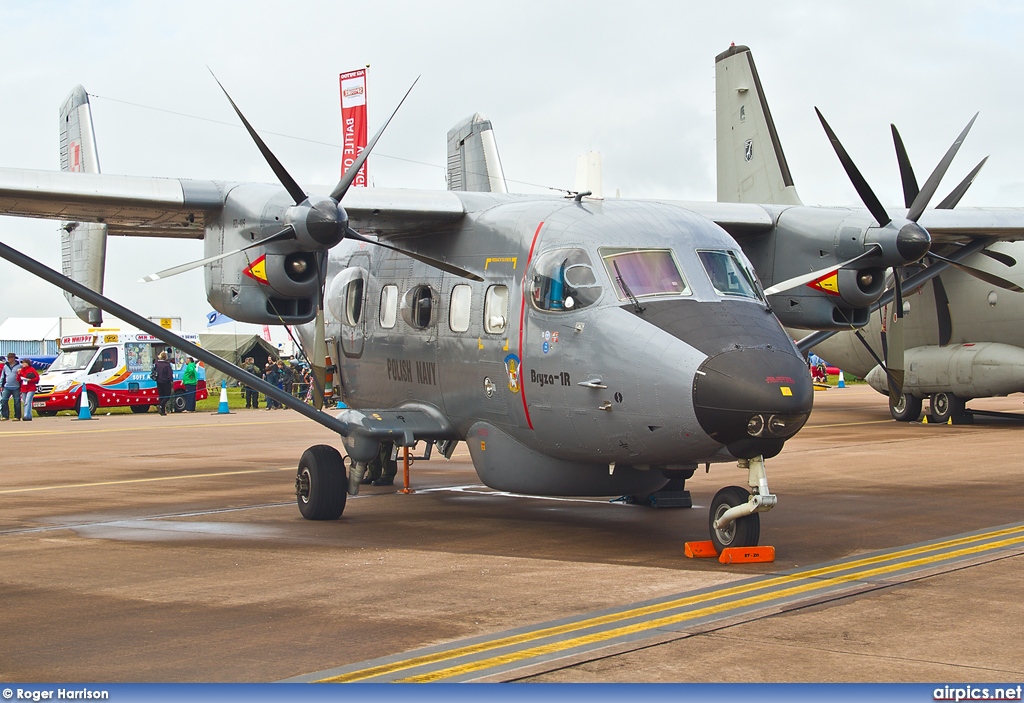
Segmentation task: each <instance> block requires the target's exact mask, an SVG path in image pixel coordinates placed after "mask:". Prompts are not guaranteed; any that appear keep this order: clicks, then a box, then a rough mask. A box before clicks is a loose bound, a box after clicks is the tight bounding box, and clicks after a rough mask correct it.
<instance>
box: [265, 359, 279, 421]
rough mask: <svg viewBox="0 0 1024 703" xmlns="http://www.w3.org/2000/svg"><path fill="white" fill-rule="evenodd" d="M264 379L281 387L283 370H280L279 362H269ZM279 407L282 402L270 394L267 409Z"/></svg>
mask: <svg viewBox="0 0 1024 703" xmlns="http://www.w3.org/2000/svg"><path fill="white" fill-rule="evenodd" d="M263 380H264V381H266V382H267V383H269V384H270V385H272V386H277V387H278V388H280V387H281V372H280V371H279V370H278V368H277V364H273V363H268V364H267V373H266V375H264V377H263ZM279 407H281V404H280V403H278V402H277V401H276V400H274V399H273V398H271V397H270V396H269V395H268V396H267V410H273V409H275V408H279Z"/></svg>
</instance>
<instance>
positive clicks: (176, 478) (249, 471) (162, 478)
mask: <svg viewBox="0 0 1024 703" xmlns="http://www.w3.org/2000/svg"><path fill="white" fill-rule="evenodd" d="M294 470H295V467H294V466H285V467H282V468H280V469H246V470H244V471H219V472H217V473H212V474H185V475H183V476H156V477H154V478H129V479H123V480H121V481H97V482H96V483H67V484H62V485H59V486H35V487H33V488H11V489H8V490H6V491H0V495H6V494H9V493H32V492H34V491H56V490H60V489H63V488H95V487H96V486H120V485H124V484H128V483H151V482H153V481H181V480H184V479H190V478H213V477H216V476H241V475H243V474H262V473H267V472H269V471H294Z"/></svg>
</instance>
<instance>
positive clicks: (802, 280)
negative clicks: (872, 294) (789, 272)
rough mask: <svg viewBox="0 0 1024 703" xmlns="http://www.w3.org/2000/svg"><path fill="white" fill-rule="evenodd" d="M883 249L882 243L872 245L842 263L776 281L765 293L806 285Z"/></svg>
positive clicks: (771, 293) (780, 291)
mask: <svg viewBox="0 0 1024 703" xmlns="http://www.w3.org/2000/svg"><path fill="white" fill-rule="evenodd" d="M881 249H882V247H881V246H880V245H878V244H873V245H872V246H871V248H870V249H868V250H867V251H866V252H864V253H863V254H859V255H858V256H855V257H853V258H852V259H849V260H847V261H844V262H842V263H841V264H834V265H832V266H829V267H828V268H823V269H818V270H817V271H811V272H810V273H805V274H802V275H800V276H794V277H793V278H790V279H787V280H785V281H782V282H781V283H776V284H775V285H774V286H772V287H771V288H767V289H766V290H765V291H764V294H765V295H775V294H776V293H782V292H783V291H787V290H790V289H791V288H796V287H798V286H802V285H804V284H806V283H810V282H811V281H814V280H817V279H819V278H821V277H822V276H827V275H828V274H830V273H832V272H833V271H838V270H839V269H841V268H843V267H844V266H849V265H850V264H852V263H854V262H855V261H860V260H861V259H865V258H867V257H869V256H871V255H872V254H877V253H878V252H879V251H881Z"/></svg>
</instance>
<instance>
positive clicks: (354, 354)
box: [0, 91, 1024, 549]
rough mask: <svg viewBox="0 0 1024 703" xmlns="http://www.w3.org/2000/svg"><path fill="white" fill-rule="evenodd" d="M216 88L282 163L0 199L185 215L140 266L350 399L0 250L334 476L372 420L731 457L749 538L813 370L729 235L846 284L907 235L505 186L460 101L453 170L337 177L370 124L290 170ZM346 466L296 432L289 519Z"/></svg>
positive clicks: (603, 463) (114, 224) (605, 484)
mask: <svg viewBox="0 0 1024 703" xmlns="http://www.w3.org/2000/svg"><path fill="white" fill-rule="evenodd" d="M81 94H82V96H84V91H81ZM229 99H230V98H229ZM232 106H234V103H233V102H232ZM82 107H83V105H79V106H78V108H76V109H72V110H70V112H69V113H68V114H69V118H68V120H67V121H68V122H69V124H71V123H73V122H74V120H73V119H72V117H73V116H74V115H87V114H88V112H87V106H85V111H84V112H83V111H82V109H81V108H82ZM235 110H236V112H237V113H238V115H239V118H240V119H241V120H242V121H243V123H244V124H245V126H246V128H247V129H248V130H249V132H250V134H251V136H252V137H253V139H254V141H255V142H256V144H257V145H258V147H259V149H260V150H261V152H262V153H263V156H264V158H265V159H266V160H267V162H268V163H269V164H270V166H271V168H272V169H273V171H274V173H275V174H276V176H277V177H278V179H279V181H280V184H279V185H267V184H256V183H233V182H224V181H197V180H176V179H163V178H138V177H123V176H112V175H105V174H99V173H59V172H40V171H27V170H14V169H0V214H6V215H14V216H24V217H45V218H52V219H60V220H68V221H73V222H81V223H103V224H104V225H106V227H107V228H108V229H109V232H110V234H121V235H135V236H169V237H186V238H187V237H191V238H203V239H204V240H205V253H206V258H205V259H203V260H201V261H200V262H193V264H188V265H185V266H181V267H176V268H175V269H169V270H168V271H165V272H161V273H160V274H158V275H154V276H152V277H150V278H159V277H166V276H168V275H171V274H173V273H175V272H177V271H180V270H186V269H188V268H190V267H192V266H198V265H202V266H203V267H204V269H205V284H206V288H207V295H208V298H209V300H210V303H211V304H212V305H213V307H214V308H216V309H217V310H219V311H220V312H222V313H224V314H226V315H228V316H230V317H232V318H233V319H235V320H240V321H247V322H253V323H260V324H275V323H285V324H304V323H308V324H306V326H305V332H306V336H307V338H312V344H313V346H314V359H315V360H321V359H324V357H325V356H326V352H327V349H328V348H329V347H330V346H333V349H332V351H334V354H333V356H334V357H335V358H338V359H339V370H340V381H341V387H342V392H343V397H344V400H345V402H346V404H347V405H348V406H349V407H348V408H346V409H344V410H340V411H338V412H336V413H335V414H329V413H326V412H321V411H319V410H316V409H314V408H313V407H311V406H308V405H305V404H303V403H301V402H299V401H297V400H296V399H294V398H291V397H290V396H288V395H287V394H284V393H282V392H280V391H278V390H277V389H276V388H274V387H272V386H269V385H268V384H264V383H262V382H260V381H255V380H254V379H253V378H252V377H251V376H247V375H246V374H244V372H242V371H241V370H240V369H237V368H235V367H234V366H232V365H231V364H228V363H227V362H224V361H223V360H222V359H219V358H217V357H215V356H213V355H211V354H209V353H206V352H205V351H204V350H202V349H199V348H198V347H192V346H191V345H188V344H187V343H184V344H183V343H182V341H181V340H177V339H172V338H171V335H169V334H168V333H167V332H166V331H165V330H161V329H159V328H157V327H156V326H155V325H152V324H148V323H147V321H146V320H145V319H144V318H141V317H139V316H137V315H134V314H133V313H132V312H131V311H129V310H127V309H125V308H123V307H121V306H119V305H117V304H116V303H114V302H113V301H109V300H107V299H106V298H103V297H102V296H101V295H99V294H97V293H95V292H94V291H92V290H90V288H89V287H87V286H83V285H81V284H78V283H76V282H75V281H72V280H70V279H67V278H65V277H63V276H61V275H60V274H57V273H56V272H54V271H51V270H49V269H47V268H46V267H43V266H42V265H40V264H38V263H37V262H34V261H32V260H31V259H28V258H27V257H24V256H23V255H21V254H20V253H18V252H16V251H14V250H13V249H11V248H10V247H8V246H6V245H0V256H3V257H4V258H7V259H9V260H11V261H13V262H15V263H17V264H18V265H20V266H23V267H24V268H27V269H29V270H31V271H32V272H33V273H36V274H37V275H40V276H42V277H44V278H45V279H46V280H48V281H51V282H53V283H54V284H56V285H59V286H61V287H62V288H64V289H65V291H67V292H68V293H69V294H72V295H74V296H77V297H78V298H81V300H83V301H86V302H87V303H88V304H89V305H95V306H97V307H99V308H101V309H103V310H106V311H108V312H110V313H112V314H115V315H117V316H118V317H120V318H122V319H125V320H126V321H128V322H131V323H132V324H136V325H138V326H139V327H140V328H141V329H143V330H145V331H149V332H151V333H152V334H155V335H158V336H159V335H163V336H164V337H165V338H167V339H168V340H170V341H171V342H173V343H174V344H175V346H177V347H178V348H181V349H183V350H185V351H186V352H188V353H192V354H193V355H194V356H196V357H197V358H200V359H201V360H203V361H205V362H206V363H208V364H210V365H211V366H213V367H215V368H218V369H221V370H223V371H224V372H225V373H227V374H229V375H232V376H234V377H235V378H239V379H240V380H243V381H244V382H245V383H247V384H249V385H255V386H258V387H259V388H260V390H262V391H263V392H264V393H266V394H267V395H269V396H270V397H273V398H276V399H278V400H280V401H281V402H282V403H284V404H285V405H287V406H289V407H292V408H294V409H296V410H298V411H299V412H301V413H303V414H305V415H307V416H309V417H311V418H312V419H314V420H316V421H317V422H320V423H321V424H323V425H325V426H327V427H329V428H331V429H332V430H335V431H337V432H338V433H339V435H340V436H341V442H342V444H343V446H344V450H345V452H346V453H347V454H348V456H349V458H350V459H351V464H352V468H351V470H350V471H349V475H348V477H347V492H348V493H350V494H354V493H355V492H356V491H357V490H358V485H359V482H360V480H361V478H362V476H363V473H364V471H365V468H366V464H367V462H369V461H370V460H371V459H372V458H374V457H375V456H377V455H378V452H379V451H380V448H381V444H382V443H385V442H391V443H394V444H396V445H398V446H411V445H412V444H413V443H415V442H416V441H418V440H425V441H432V442H436V443H438V445H439V446H440V448H441V449H442V450H447V451H450V449H451V448H452V447H453V446H454V443H455V442H456V441H465V442H466V443H467V445H468V447H469V450H470V454H471V456H472V460H473V463H474V466H475V467H476V470H477V472H478V474H479V476H480V478H481V479H482V480H483V482H484V483H486V484H487V485H488V486H491V487H493V488H497V489H500V490H505V491H512V492H518V493H527V494H539V495H592V496H598V495H620V494H649V493H652V492H655V491H658V490H659V489H660V488H662V487H663V486H664V485H665V484H666V483H667V482H669V481H670V480H672V479H686V478H689V477H690V476H691V475H692V474H693V472H694V470H695V469H696V468H697V466H698V465H699V464H702V463H703V464H707V465H710V464H711V463H720V462H735V461H737V460H738V461H739V464H740V466H741V467H742V468H744V469H745V470H746V472H747V484H748V486H749V488H746V487H744V488H740V487H736V486H730V487H727V488H724V489H722V490H721V491H719V492H718V494H717V495H716V496H715V498H714V500H713V501H712V504H711V509H710V516H709V523H710V528H711V535H712V539H713V540H714V541H715V543H716V546H717V547H718V548H719V549H722V548H724V547H728V546H750V545H753V544H756V543H757V541H758V536H759V531H760V522H759V513H761V512H764V511H766V510H768V509H770V508H772V507H773V506H774V505H775V503H776V500H777V499H776V496H775V495H773V494H772V493H771V491H770V489H769V486H768V479H767V475H766V472H765V466H764V460H765V459H766V458H770V457H773V456H775V455H777V454H778V453H779V452H780V451H781V450H782V448H783V445H784V444H785V442H786V440H787V439H789V438H790V437H792V436H793V435H794V434H795V433H796V432H797V431H798V430H799V429H800V428H801V427H802V426H803V424H804V422H805V421H806V419H807V417H808V414H809V413H810V410H811V402H812V388H811V383H810V377H809V374H808V372H807V367H806V363H805V361H804V359H803V357H802V356H801V354H800V353H799V352H798V351H797V349H796V348H795V346H794V344H793V342H792V340H791V339H790V337H789V336H788V335H787V333H786V332H785V331H784V330H783V328H782V326H781V325H780V323H779V320H778V319H777V317H776V316H775V315H774V314H773V311H772V309H771V307H770V306H769V305H768V303H767V302H766V297H765V291H764V290H762V288H761V284H760V282H759V280H758V278H757V276H756V275H755V272H754V269H753V267H752V266H751V264H750V260H749V259H748V257H747V255H745V253H744V250H743V249H741V247H740V246H739V245H738V244H737V240H736V239H735V238H734V237H741V238H742V239H743V241H744V242H747V243H748V244H747V245H746V246H747V250H748V251H752V252H754V253H755V254H756V255H757V256H758V258H759V259H761V260H764V259H765V257H768V259H773V260H774V261H775V262H776V263H777V265H776V267H775V269H774V271H775V272H778V271H780V270H782V268H783V264H784V263H785V265H786V266H787V267H788V270H791V271H792V270H796V273H795V274H794V276H793V278H792V280H788V281H785V282H782V281H781V279H780V277H779V276H775V277H774V281H779V282H778V283H775V285H774V286H773V288H774V289H775V290H784V289H787V288H788V287H791V286H794V285H798V286H799V285H803V283H804V282H806V280H811V279H813V278H817V277H820V276H822V275H824V274H826V273H829V272H834V271H836V270H837V269H838V268H839V267H840V266H841V265H844V264H845V265H846V266H849V267H853V266H855V265H856V266H857V267H858V268H857V269H856V270H855V271H854V272H853V273H852V280H853V282H854V285H855V286H859V291H860V292H859V293H858V294H857V295H859V296H860V297H858V298H857V300H858V302H861V303H862V304H863V305H864V306H867V305H870V303H871V302H872V301H873V300H876V299H877V298H878V297H879V296H881V295H882V293H883V290H882V287H881V286H874V285H864V280H865V279H866V276H865V275H858V274H857V272H856V271H858V270H863V271H879V270H882V269H884V268H888V267H898V266H903V265H906V264H908V263H911V262H913V261H916V260H918V259H920V258H921V257H922V256H923V255H924V254H925V253H927V251H928V243H929V235H928V232H927V231H926V230H925V229H924V227H923V226H922V225H920V224H918V223H916V222H915V220H917V217H911V216H909V215H908V217H906V218H903V219H900V220H895V221H890V222H887V223H885V224H884V225H881V226H879V224H877V223H876V222H875V220H874V219H873V217H872V215H871V214H869V213H865V212H858V211H842V212H839V213H836V212H834V211H833V210H830V209H824V208H821V209H818V208H803V209H802V213H803V214H802V216H801V217H800V218H799V221H798V222H797V223H796V224H797V225H798V226H797V227H795V228H794V226H792V225H788V223H787V225H788V226H787V227H783V226H781V225H780V223H779V222H778V221H777V220H778V212H777V210H776V209H772V208H766V207H761V206H757V205H746V204H729V203H678V202H657V201H643V200H614V201H600V200H588V199H586V197H585V196H586V194H585V193H580V194H575V195H574V197H568V198H561V197H557V196H547V197H544V196H525V195H512V194H508V193H505V192H503V191H504V181H503V178H502V176H501V171H500V165H499V164H498V163H497V151H496V149H495V148H494V140H493V135H492V133H491V130H490V125H489V123H487V122H485V121H482V120H480V119H471V120H469V121H467V122H465V123H462V124H461V125H459V126H458V127H457V128H456V129H454V130H453V131H452V133H450V135H449V168H450V173H449V186H450V188H462V190H449V191H447V192H446V191H438V192H434V191H414V190H383V189H372V188H368V189H362V188H357V189H351V188H350V186H351V184H352V181H353V179H354V177H355V174H356V172H357V171H358V169H359V167H360V166H361V165H362V163H363V160H364V159H365V157H366V156H367V155H368V154H369V153H370V151H371V150H372V148H373V146H374V144H375V143H376V141H377V139H378V138H379V137H380V135H381V133H382V131H383V128H381V131H380V132H378V133H377V135H376V136H375V137H374V138H373V139H372V140H371V141H370V143H369V144H368V146H367V148H366V149H365V150H364V151H363V152H362V154H361V155H360V158H359V159H357V161H356V162H355V163H354V164H353V165H352V166H351V167H350V168H349V169H348V170H347V171H346V173H345V174H344V175H343V177H342V179H341V181H340V182H339V183H338V184H337V185H336V186H335V187H334V188H333V189H327V188H323V189H318V188H310V189H306V188H302V187H300V186H299V185H298V184H297V183H296V181H295V180H294V179H293V178H292V176H291V175H290V174H289V173H288V171H287V170H286V169H285V167H284V166H283V165H282V164H281V163H280V162H279V161H278V159H277V158H276V157H275V156H274V154H273V153H272V152H271V151H270V149H269V148H268V147H267V146H266V144H265V143H264V142H263V141H262V139H261V138H260V137H259V136H258V135H257V133H256V132H255V130H253V129H252V127H251V126H250V125H249V124H248V122H247V121H246V120H245V118H244V117H243V116H242V113H241V111H239V110H238V108H237V107H236V108H235ZM392 116H393V115H392ZM389 121H390V120H389ZM386 124H387V123H385V126H386ZM79 131H85V130H79ZM83 141H91V140H88V139H85V138H83ZM925 200H927V198H926V199H925ZM922 210H923V206H922ZM917 214H918V215H919V214H920V213H917ZM1017 219H1018V220H1020V221H1021V222H1024V217H1018V218H1017ZM65 229H66V230H67V231H68V234H69V235H74V234H75V232H77V231H78V228H76V227H72V226H67V227H66V228H65ZM794 232H795V233H796V234H793V233H794ZM837 233H841V235H842V236H839V237H837V236H836V235H837ZM90 236H93V234H90ZM812 240H813V244H809V242H811V241H812ZM768 244H771V246H770V248H769V247H768ZM765 252H767V253H765ZM76 268H88V267H76V266H75V265H72V266H70V269H71V270H72V271H75V270H76ZM93 268H95V267H93ZM799 269H802V270H799ZM769 270H770V269H769ZM840 275H841V276H843V277H846V276H847V271H846V270H843V271H841V272H840ZM843 280H845V278H844V279H843ZM844 285H845V284H844ZM93 287H96V286H95V285H94V286H93ZM844 290H846V289H845V288H844ZM314 363H316V361H315V362H314ZM321 363H322V362H321ZM345 473H346V469H345V463H344V462H343V460H342V457H341V455H340V453H339V452H338V451H337V450H336V449H334V448H333V447H329V446H326V445H319V446H316V447H312V448H310V449H308V450H307V451H306V452H305V453H304V454H303V455H302V457H301V459H300V461H299V465H298V472H297V476H296V493H297V501H298V505H299V508H300V510H301V512H302V514H303V515H304V516H305V517H307V518H310V519H335V518H337V517H339V516H340V515H341V514H342V511H343V510H344V507H345V499H346V475H345Z"/></svg>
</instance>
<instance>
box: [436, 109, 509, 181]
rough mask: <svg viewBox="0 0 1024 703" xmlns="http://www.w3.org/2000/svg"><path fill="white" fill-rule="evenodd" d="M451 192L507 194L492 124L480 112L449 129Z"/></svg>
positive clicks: (449, 178)
mask: <svg viewBox="0 0 1024 703" xmlns="http://www.w3.org/2000/svg"><path fill="white" fill-rule="evenodd" d="M448 190H464V191H473V192H477V193H507V192H508V186H507V185H506V184H505V173H504V171H502V169H501V159H500V158H499V157H498V144H497V142H495V141H494V130H493V129H492V128H491V121H490V120H488V119H487V118H486V117H484V116H483V115H481V114H480V113H479V112H477V113H475V114H473V115H472V116H470V117H467V118H466V119H464V120H463V121H462V122H459V123H458V124H457V125H455V126H454V127H452V128H451V129H450V130H448Z"/></svg>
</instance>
